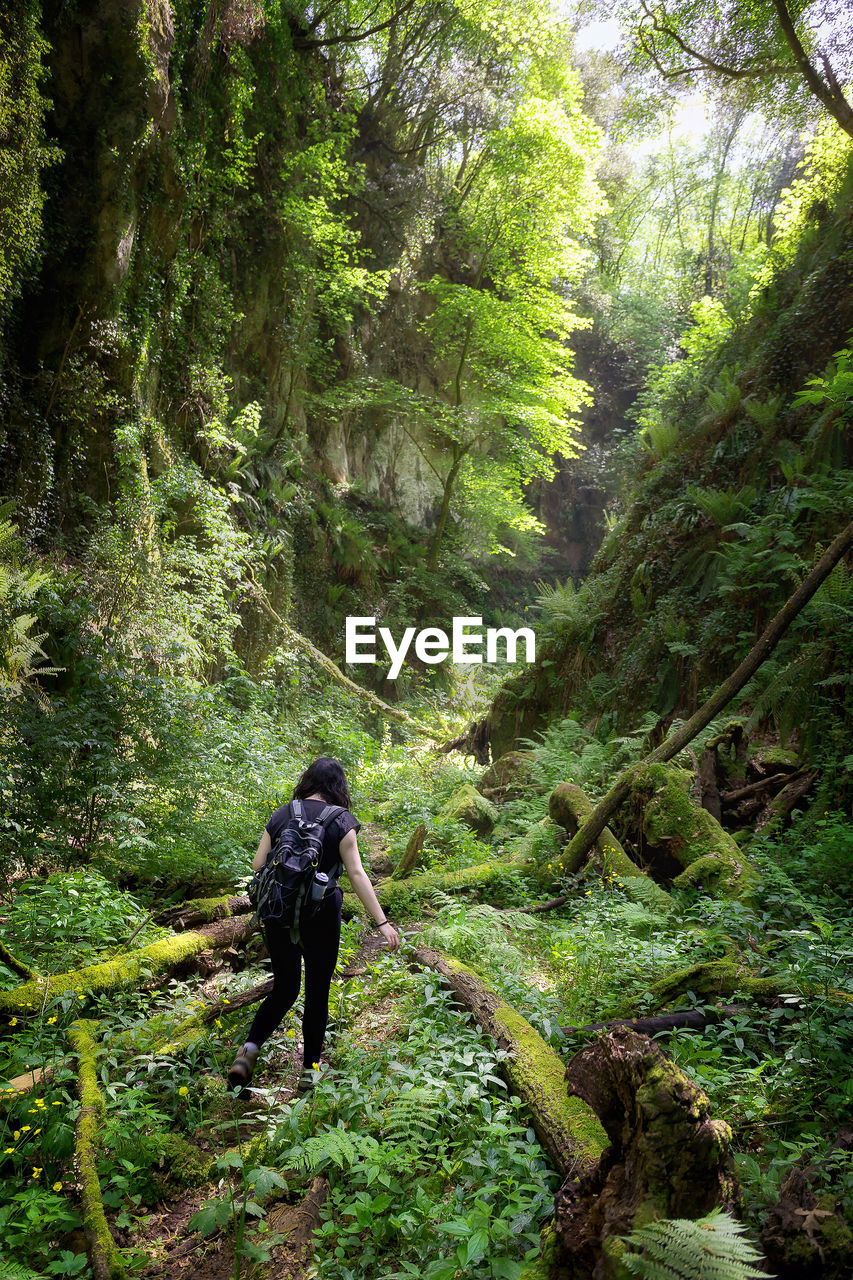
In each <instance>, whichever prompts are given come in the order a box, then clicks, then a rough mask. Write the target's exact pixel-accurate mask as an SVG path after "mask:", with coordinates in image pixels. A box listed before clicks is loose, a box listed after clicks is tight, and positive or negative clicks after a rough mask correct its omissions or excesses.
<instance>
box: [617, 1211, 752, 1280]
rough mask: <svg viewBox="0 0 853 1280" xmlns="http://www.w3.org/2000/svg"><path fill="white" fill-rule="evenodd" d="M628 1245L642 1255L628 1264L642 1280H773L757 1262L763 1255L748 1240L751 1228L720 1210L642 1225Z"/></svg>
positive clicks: (634, 1256)
mask: <svg viewBox="0 0 853 1280" xmlns="http://www.w3.org/2000/svg"><path fill="white" fill-rule="evenodd" d="M624 1240H625V1243H626V1244H628V1245H631V1246H633V1248H634V1249H635V1250H641V1251H642V1252H634V1253H626V1254H623V1256H622V1262H623V1263H624V1265H625V1266H626V1268H627V1269H628V1270H629V1271H630V1272H631V1274H632V1275H635V1276H640V1277H641V1280H767V1273H766V1271H759V1270H757V1268H756V1266H755V1264H756V1263H758V1262H760V1261H761V1259H762V1255H761V1254H760V1253H759V1252H758V1250H757V1249H755V1248H754V1246H753V1245H752V1244H751V1243H750V1241H749V1240H748V1239H747V1238H746V1228H745V1227H744V1226H743V1224H742V1223H740V1222H737V1221H736V1219H734V1218H733V1217H732V1216H731V1214H729V1213H722V1212H721V1211H720V1210H718V1209H715V1210H714V1211H713V1212H712V1213H709V1214H708V1215H707V1216H706V1217H704V1218H699V1219H698V1220H697V1221H695V1222H694V1221H693V1220H692V1219H690V1218H664V1219H662V1220H661V1221H660V1222H651V1223H649V1224H648V1225H647V1226H644V1227H638V1228H637V1229H636V1230H635V1231H632V1232H631V1234H630V1235H629V1236H625V1237H624Z"/></svg>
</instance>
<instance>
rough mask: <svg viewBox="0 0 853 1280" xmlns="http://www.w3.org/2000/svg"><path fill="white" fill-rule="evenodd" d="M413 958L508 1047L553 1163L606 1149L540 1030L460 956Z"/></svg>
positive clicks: (563, 1166) (513, 1075)
mask: <svg viewBox="0 0 853 1280" xmlns="http://www.w3.org/2000/svg"><path fill="white" fill-rule="evenodd" d="M414 959H415V960H416V961H417V963H418V964H421V965H423V966H424V967H425V968H428V969H434V970H435V971H436V972H437V973H440V974H441V976H442V977H443V978H444V979H445V981H446V982H447V984H448V986H449V987H450V988H451V990H452V991H453V993H454V995H455V996H456V997H457V999H458V1000H459V1001H460V1002H461V1003H462V1004H463V1005H464V1006H465V1008H466V1009H470V1011H471V1012H472V1013H473V1015H474V1017H475V1018H476V1019H477V1022H478V1023H479V1024H480V1026H481V1027H482V1028H483V1029H484V1030H485V1031H486V1032H487V1033H488V1034H489V1035H490V1036H492V1037H493V1038H494V1039H495V1040H496V1041H497V1043H498V1044H499V1045H500V1046H501V1048H502V1049H506V1050H507V1051H508V1053H509V1056H508V1057H507V1058H506V1060H505V1061H504V1063H503V1064H502V1067H501V1070H502V1072H503V1073H504V1074H505V1076H506V1079H507V1082H508V1084H509V1085H510V1086H511V1088H513V1089H514V1090H515V1091H516V1093H517V1094H518V1096H519V1097H520V1098H521V1100H522V1102H524V1104H525V1106H526V1107H527V1108H528V1110H529V1111H530V1114H531V1117H532V1121H533V1128H534V1130H535V1131H536V1135H537V1137H538V1138H539V1141H540V1142H541V1143H542V1146H543V1147H544V1148H545V1150H546V1151H547V1152H548V1155H549V1156H550V1158H551V1160H552V1162H553V1164H554V1166H555V1168H556V1169H557V1170H558V1171H559V1172H560V1173H561V1174H562V1175H563V1176H565V1175H566V1174H567V1173H568V1172H569V1171H570V1170H572V1169H576V1168H578V1167H579V1166H587V1165H590V1164H591V1163H592V1162H593V1161H594V1160H596V1159H597V1158H598V1157H599V1156H600V1154H601V1152H602V1151H603V1149H604V1133H603V1131H602V1129H601V1126H600V1125H599V1123H598V1121H597V1120H596V1118H595V1116H594V1115H593V1114H592V1112H591V1111H590V1109H589V1108H588V1107H587V1106H586V1105H585V1104H584V1103H583V1102H581V1101H579V1100H578V1099H577V1098H570V1097H569V1096H568V1094H567V1092H566V1086H565V1079H564V1077H565V1069H564V1067H563V1063H562V1062H561V1060H560V1058H558V1056H557V1054H556V1053H555V1052H554V1050H553V1049H552V1048H551V1047H550V1045H548V1044H546V1042H545V1041H544V1040H543V1039H542V1037H541V1036H540V1035H539V1032H538V1031H536V1030H535V1028H534V1027H532V1026H531V1025H530V1023H529V1022H527V1021H526V1019H525V1018H523V1017H522V1016H521V1014H520V1013H518V1012H517V1010H515V1009H513V1008H512V1006H511V1005H508V1004H507V1003H506V1002H505V1001H504V1000H503V998H502V997H501V996H500V995H498V993H497V992H496V991H494V990H493V989H492V988H491V987H490V986H489V985H488V983H487V982H486V981H485V979H483V978H481V977H480V975H479V974H478V973H475V972H474V970H473V969H470V968H468V966H467V965H464V964H462V962H461V961H459V960H456V959H454V958H453V957H452V956H444V955H441V954H440V953H439V952H437V951H432V950H430V949H429V948H428V947H417V948H416V949H415V951H414Z"/></svg>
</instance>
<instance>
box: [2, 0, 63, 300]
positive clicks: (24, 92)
mask: <svg viewBox="0 0 853 1280" xmlns="http://www.w3.org/2000/svg"><path fill="white" fill-rule="evenodd" d="M39 17H40V12H39V6H37V5H35V4H32V3H29V0H13V3H11V4H8V5H6V6H4V10H3V15H2V18H0V138H2V140H3V146H2V149H0V183H2V191H3V197H2V204H0V315H2V314H4V313H5V312H6V310H7V309H8V306H9V303H10V302H11V301H12V300H13V299H14V298H15V297H16V296H17V295H18V294H19V293H20V292H21V289H22V285H23V283H24V281H25V280H26V278H27V277H28V276H29V274H30V273H31V271H32V269H33V266H34V263H35V260H36V257H37V254H38V249H39V243H40V234H41V213H42V206H43V204H44V190H43V188H42V183H41V178H42V171H43V170H44V169H45V168H46V167H47V166H49V165H51V164H55V163H56V161H57V160H58V158H59V151H58V149H57V148H56V147H55V146H51V145H50V144H48V142H47V139H46V136H45V127H44V118H45V114H46V112H47V109H48V105H49V102H48V99H47V97H46V96H45V95H44V93H43V87H44V82H45V79H46V74H45V68H44V65H43V59H44V56H45V54H46V53H47V51H48V47H49V46H48V43H47V41H46V40H45V38H44V36H43V34H42V32H41V30H40V27H39Z"/></svg>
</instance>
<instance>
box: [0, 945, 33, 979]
mask: <svg viewBox="0 0 853 1280" xmlns="http://www.w3.org/2000/svg"><path fill="white" fill-rule="evenodd" d="M0 960H1V961H2V962H3V964H5V966H6V968H7V969H11V970H12V972H13V973H17V975H18V977H19V978H32V979H34V980H35V981H38V979H39V976H40V975H39V974H38V973H37V972H36V970H35V969H31V968H30V966H29V965H28V964H27V963H26V962H25V961H24V960H19V959H18V957H17V956H14V955H12V952H11V951H10V950H9V948H8V947H7V946H6V945H5V944H4V943H3V942H0Z"/></svg>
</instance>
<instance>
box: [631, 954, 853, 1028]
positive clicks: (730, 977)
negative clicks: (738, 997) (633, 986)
mask: <svg viewBox="0 0 853 1280" xmlns="http://www.w3.org/2000/svg"><path fill="white" fill-rule="evenodd" d="M795 985H796V980H795V979H794V978H792V977H791V975H790V974H784V973H783V974H773V975H771V976H769V977H761V976H759V975H757V974H755V973H753V972H752V970H751V969H748V968H747V967H746V966H745V965H743V964H741V962H740V961H739V960H738V959H737V957H736V956H732V955H728V956H723V957H722V958H721V959H719V960H705V961H703V962H702V963H700V964H694V965H690V966H689V967H688V968H686V969H678V970H676V971H675V972H673V973H670V974H667V975H666V977H663V978H659V979H658V981H657V982H653V983H651V984H650V986H649V988H648V991H649V994H650V995H651V996H652V998H653V1000H654V1006H653V1007H654V1008H657V1009H660V1008H662V1007H663V1006H664V1005H668V1004H672V1003H673V1002H674V1001H675V1000H678V999H680V998H681V997H682V996H684V995H686V993H687V992H688V991H692V992H693V994H694V995H697V996H703V997H706V998H709V999H710V998H712V997H716V996H730V995H733V994H734V993H735V992H736V991H742V992H743V994H744V995H749V996H753V997H755V998H756V999H762V998H767V999H775V998H776V997H778V996H783V995H786V994H788V993H790V992H791V991H792V989H793V988H794V986H795ZM800 986H801V990H802V992H803V994H804V995H814V994H818V993H819V994H820V995H821V996H823V997H824V998H825V999H828V1000H831V1001H832V1002H833V1003H834V1004H853V995H851V994H850V993H849V992H847V991H839V990H836V989H835V988H832V987H830V988H828V989H826V990H824V988H823V987H820V988H817V987H813V986H811V984H807V983H802V984H800ZM625 1013H626V1015H629V1014H630V1010H629V1009H626V1010H625Z"/></svg>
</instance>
